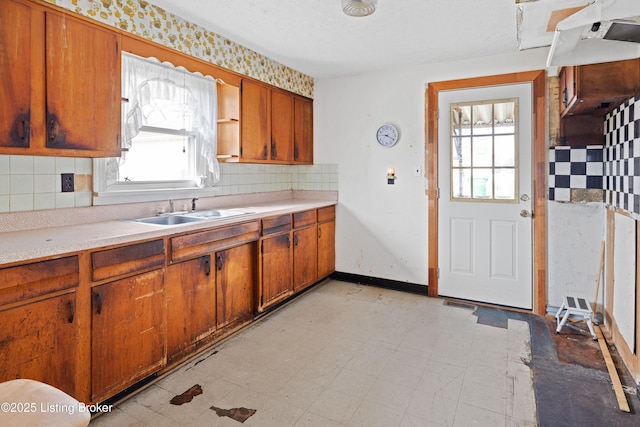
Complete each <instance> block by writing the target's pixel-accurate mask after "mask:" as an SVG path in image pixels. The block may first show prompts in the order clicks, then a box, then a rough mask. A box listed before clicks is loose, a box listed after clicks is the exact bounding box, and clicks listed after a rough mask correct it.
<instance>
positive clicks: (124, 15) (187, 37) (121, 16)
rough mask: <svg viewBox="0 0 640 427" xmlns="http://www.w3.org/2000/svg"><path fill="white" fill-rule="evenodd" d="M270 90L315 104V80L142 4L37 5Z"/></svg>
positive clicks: (72, 1) (75, 0) (73, 1)
mask: <svg viewBox="0 0 640 427" xmlns="http://www.w3.org/2000/svg"><path fill="white" fill-rule="evenodd" d="M41 1H43V2H45V3H50V4H54V5H57V6H60V7H62V8H64V9H67V10H70V11H72V12H75V13H77V14H79V15H83V16H86V17H88V18H92V19H95V20H96V21H100V22H102V23H104V24H107V25H110V26H112V27H116V28H119V29H121V30H123V31H127V32H129V33H131V34H135V35H137V36H140V37H143V38H145V39H147V40H151V41H153V42H156V43H159V44H162V45H164V46H167V47H170V48H172V49H175V50H177V51H180V52H183V53H186V54H189V55H191V56H194V57H197V58H200V59H203V60H205V61H209V62H211V63H212V64H215V65H218V66H220V67H224V68H226V69H229V70H232V71H235V72H237V73H240V74H242V75H245V76H248V77H252V78H254V79H257V80H260V81H262V82H265V83H268V84H271V85H273V86H276V87H279V88H281V89H285V90H288V91H291V92H295V93H297V94H299V95H303V96H306V97H309V98H313V78H312V77H310V76H307V75H306V74H303V73H301V72H299V71H296V70H293V69H291V68H289V67H287V66H285V65H282V64H280V63H278V62H275V61H273V60H271V59H269V58H267V57H265V56H262V55H261V54H259V53H256V52H254V51H253V50H251V49H248V48H246V47H244V46H242V45H240V44H238V43H235V42H233V41H231V40H228V39H226V38H224V37H222V36H220V35H218V34H216V33H213V32H211V31H209V30H207V29H205V28H204V27H201V26H199V25H196V24H192V23H190V22H188V21H186V20H184V19H183V18H181V17H179V16H176V15H174V14H172V13H170V12H166V11H165V10H164V9H162V8H160V7H158V6H155V5H153V4H151V3H149V2H148V1H145V0H41Z"/></svg>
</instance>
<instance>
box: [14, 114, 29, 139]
mask: <svg viewBox="0 0 640 427" xmlns="http://www.w3.org/2000/svg"><path fill="white" fill-rule="evenodd" d="M17 131H18V138H20V141H22V142H26V141H28V140H29V121H28V120H26V119H25V118H23V117H21V118H20V119H19V120H18V125H17Z"/></svg>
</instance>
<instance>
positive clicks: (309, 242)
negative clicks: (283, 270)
mask: <svg viewBox="0 0 640 427" xmlns="http://www.w3.org/2000/svg"><path fill="white" fill-rule="evenodd" d="M317 233H318V229H317V225H316V224H313V225H312V226H310V227H305V228H302V229H299V230H294V231H293V291H294V292H299V291H301V290H303V289H305V288H307V287H309V286H310V285H312V284H314V283H315V281H316V280H317V270H318V238H317Z"/></svg>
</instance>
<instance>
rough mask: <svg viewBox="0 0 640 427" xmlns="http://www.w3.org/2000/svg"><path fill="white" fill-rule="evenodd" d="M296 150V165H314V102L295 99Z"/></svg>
mask: <svg viewBox="0 0 640 427" xmlns="http://www.w3.org/2000/svg"><path fill="white" fill-rule="evenodd" d="M293 117H294V121H293V132H294V149H293V160H294V161H295V162H296V163H304V164H308V165H311V164H313V100H311V99H307V98H300V97H295V98H294V113H293Z"/></svg>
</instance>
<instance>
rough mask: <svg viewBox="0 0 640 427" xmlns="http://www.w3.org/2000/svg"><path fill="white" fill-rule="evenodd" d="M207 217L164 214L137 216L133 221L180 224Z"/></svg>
mask: <svg viewBox="0 0 640 427" xmlns="http://www.w3.org/2000/svg"><path fill="white" fill-rule="evenodd" d="M204 219H205V218H196V217H192V216H185V215H162V216H150V217H147V218H136V219H132V220H131V221H135V222H144V223H146V224H157V225H178V224H186V223H189V222H197V221H203V220H204Z"/></svg>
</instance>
